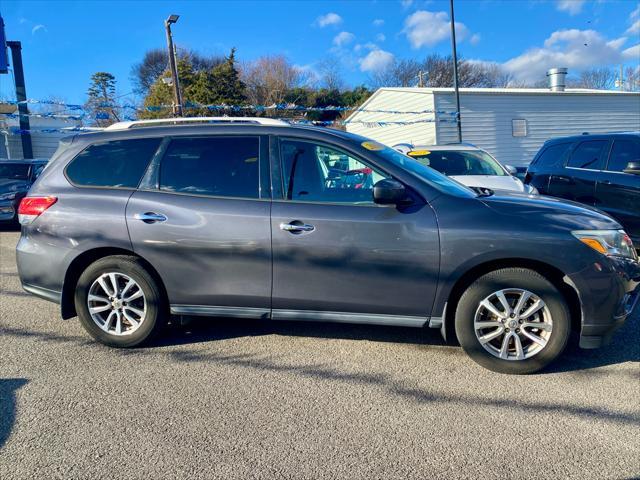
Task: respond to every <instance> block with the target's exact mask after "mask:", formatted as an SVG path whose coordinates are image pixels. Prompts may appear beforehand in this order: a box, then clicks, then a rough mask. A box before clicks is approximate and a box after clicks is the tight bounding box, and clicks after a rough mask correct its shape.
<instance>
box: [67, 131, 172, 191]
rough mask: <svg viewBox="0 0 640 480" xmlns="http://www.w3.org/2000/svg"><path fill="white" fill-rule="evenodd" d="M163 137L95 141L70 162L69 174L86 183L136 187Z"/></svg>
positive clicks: (72, 181)
mask: <svg viewBox="0 0 640 480" xmlns="http://www.w3.org/2000/svg"><path fill="white" fill-rule="evenodd" d="M161 140H162V139H161V138H141V139H132V140H115V141H111V142H103V143H94V144H93V145H90V146H89V147H87V148H85V149H84V150H83V151H82V152H80V153H79V154H78V155H77V156H76V157H75V158H74V159H73V160H72V161H71V162H70V163H69V165H68V166H67V169H66V175H67V178H68V179H69V180H70V181H71V183H73V184H74V185H78V186H85V187H112V188H136V187H137V186H138V184H139V183H140V180H141V179H142V175H144V172H145V170H146V168H147V165H149V162H150V161H151V158H152V157H153V155H154V154H155V152H156V150H157V149H158V146H159V145H160V141H161Z"/></svg>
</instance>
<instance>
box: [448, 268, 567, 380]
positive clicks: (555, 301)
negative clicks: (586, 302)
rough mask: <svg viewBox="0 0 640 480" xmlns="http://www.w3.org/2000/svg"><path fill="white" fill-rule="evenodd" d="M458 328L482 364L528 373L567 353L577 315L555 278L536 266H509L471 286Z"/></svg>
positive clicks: (471, 353) (461, 303)
mask: <svg viewBox="0 0 640 480" xmlns="http://www.w3.org/2000/svg"><path fill="white" fill-rule="evenodd" d="M455 328H456V335H457V337H458V341H459V342H460V345H461V346H462V348H463V349H464V351H465V352H466V353H467V354H468V355H469V356H470V357H471V358H472V359H473V360H474V361H475V362H476V363H478V364H480V365H482V366H483V367H485V368H488V369H489V370H492V371H494V372H499V373H509V374H527V373H534V372H537V371H539V370H541V369H543V368H544V367H546V366H547V365H548V364H549V363H551V362H552V361H553V360H555V359H556V358H557V357H558V356H559V355H560V354H561V353H562V351H563V350H564V348H565V346H566V345H567V341H568V339H569V333H570V329H571V319H570V314H569V307H568V305H567V302H566V300H565V298H564V296H563V295H562V293H561V292H560V291H559V290H558V289H557V288H556V287H555V286H554V285H553V284H552V283H551V282H550V281H549V280H547V279H546V278H545V277H543V276H542V275H540V274H539V273H537V272H535V271H533V270H529V269H524V268H505V269H501V270H496V271H493V272H490V273H487V274H486V275H483V276H482V277H480V278H478V279H477V280H476V281H475V282H473V283H472V284H471V285H470V286H469V287H468V288H467V290H466V291H465V292H464V293H463V295H462V297H460V301H459V302H458V308H457V310H456V315H455Z"/></svg>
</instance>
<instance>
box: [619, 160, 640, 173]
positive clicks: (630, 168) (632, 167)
mask: <svg viewBox="0 0 640 480" xmlns="http://www.w3.org/2000/svg"><path fill="white" fill-rule="evenodd" d="M622 171H623V172H624V173H630V174H632V175H640V162H629V163H627V168H625V169H624V170H622Z"/></svg>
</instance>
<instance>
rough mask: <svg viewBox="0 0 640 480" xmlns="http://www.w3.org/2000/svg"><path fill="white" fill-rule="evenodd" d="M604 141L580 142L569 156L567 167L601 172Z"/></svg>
mask: <svg viewBox="0 0 640 480" xmlns="http://www.w3.org/2000/svg"><path fill="white" fill-rule="evenodd" d="M607 143H608V142H607V141H606V140H593V141H590V142H582V143H581V144H580V145H578V147H577V148H576V149H575V150H574V151H573V153H572V154H571V158H570V159H569V163H568V164H567V167H574V168H589V169H591V170H602V168H603V167H604V149H605V148H604V147H606V146H607Z"/></svg>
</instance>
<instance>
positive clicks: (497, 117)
mask: <svg viewBox="0 0 640 480" xmlns="http://www.w3.org/2000/svg"><path fill="white" fill-rule="evenodd" d="M460 103H461V110H462V115H461V118H462V140H463V141H464V142H469V143H473V144H474V145H477V146H478V147H480V148H483V149H485V150H487V151H489V152H490V153H491V154H492V155H494V156H495V157H496V158H497V159H498V160H500V161H501V162H503V163H506V164H511V165H515V166H524V165H528V164H529V162H531V160H532V159H533V157H534V156H535V154H536V152H537V151H538V150H539V149H540V147H541V146H542V144H543V143H544V142H545V141H546V140H549V139H551V138H555V137H562V136H568V135H576V134H581V133H583V132H590V133H605V132H616V131H631V130H634V131H637V130H640V94H638V93H635V94H629V93H623V94H620V93H616V92H608V91H595V90H591V91H584V90H583V91H576V90H573V91H571V90H570V91H567V92H558V93H556V92H550V91H547V90H516V89H468V90H466V91H465V89H461V91H460ZM363 108H364V109H366V110H369V109H381V110H398V111H418V110H424V109H432V110H437V111H444V112H451V113H453V112H455V97H454V95H453V91H452V90H451V89H427V88H425V89H417V88H406V89H404V88H384V89H380V90H378V91H377V92H376V93H375V94H374V95H373V96H372V97H371V99H370V101H369V102H366V103H365V104H364V105H363ZM417 117H418V116H417V115H408V114H407V115H389V114H373V113H366V112H356V113H354V114H353V115H352V116H351V117H350V118H349V120H357V121H371V122H374V121H394V120H395V121H397V120H398V119H399V118H401V119H402V120H403V121H415V120H416V118H417ZM419 117H420V118H430V119H433V116H429V117H427V116H426V115H421V116H419ZM451 118H452V116H451V115H450V114H449V115H447V114H438V120H439V121H438V122H437V123H418V124H415V125H406V126H375V125H361V124H357V123H352V124H348V125H347V131H349V132H354V133H358V134H361V135H364V136H367V137H370V138H372V139H374V140H377V141H379V142H381V143H384V144H386V145H389V146H393V145H396V144H398V143H412V144H414V145H432V144H439V145H442V144H447V143H455V142H456V141H457V130H456V125H455V123H454V122H451ZM514 119H524V120H526V123H527V135H526V136H524V137H514V136H513V135H512V120H514ZM440 120H448V121H446V122H441V121H440Z"/></svg>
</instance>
